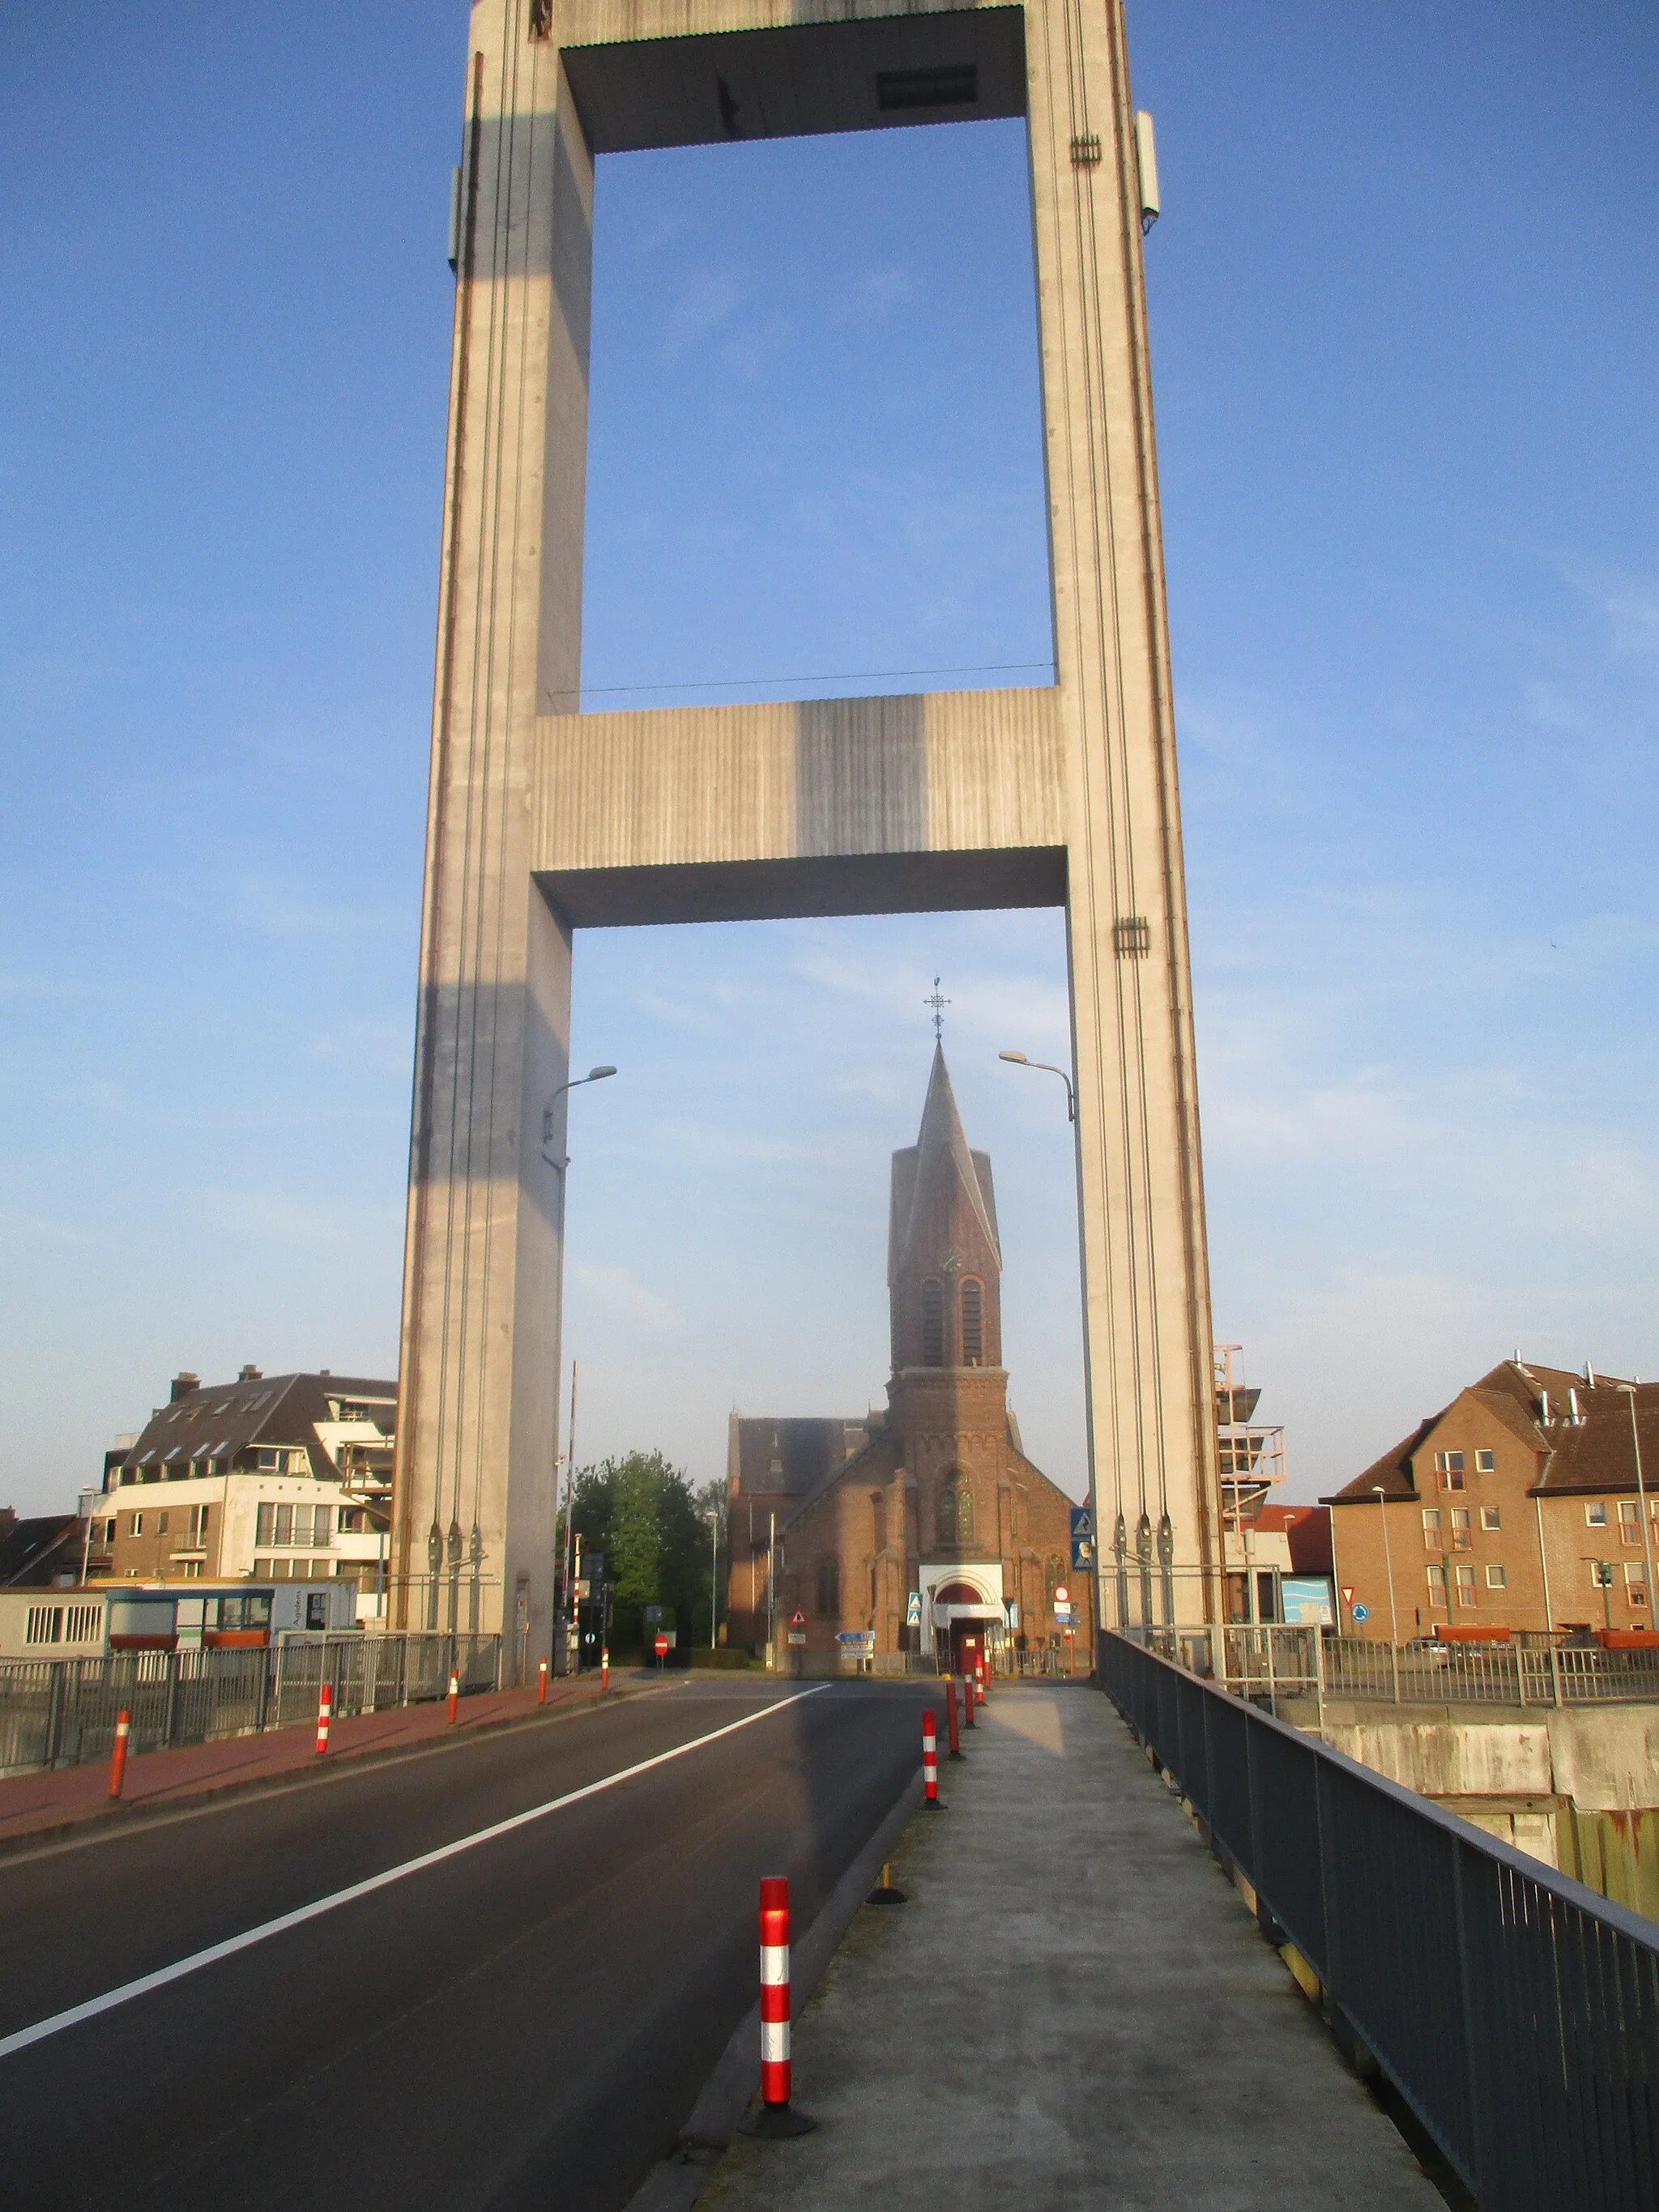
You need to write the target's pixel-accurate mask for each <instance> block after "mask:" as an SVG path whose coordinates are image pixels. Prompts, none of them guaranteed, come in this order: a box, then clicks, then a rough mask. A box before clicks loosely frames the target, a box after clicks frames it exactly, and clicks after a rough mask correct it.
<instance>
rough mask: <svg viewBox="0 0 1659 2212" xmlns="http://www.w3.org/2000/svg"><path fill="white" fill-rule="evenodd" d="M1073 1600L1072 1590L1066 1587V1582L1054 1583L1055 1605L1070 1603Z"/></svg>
mask: <svg viewBox="0 0 1659 2212" xmlns="http://www.w3.org/2000/svg"><path fill="white" fill-rule="evenodd" d="M1071 1602H1072V1593H1071V1592H1070V1590H1068V1589H1066V1585H1065V1583H1055V1584H1054V1603H1055V1605H1056V1606H1061V1605H1070V1603H1071Z"/></svg>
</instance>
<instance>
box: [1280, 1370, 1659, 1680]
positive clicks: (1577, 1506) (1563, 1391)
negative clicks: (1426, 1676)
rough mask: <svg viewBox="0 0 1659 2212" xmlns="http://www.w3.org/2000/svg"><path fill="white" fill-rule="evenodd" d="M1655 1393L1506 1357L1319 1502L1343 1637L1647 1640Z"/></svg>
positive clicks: (1657, 1443) (1657, 1544)
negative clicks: (1327, 1517) (1538, 1635)
mask: <svg viewBox="0 0 1659 2212" xmlns="http://www.w3.org/2000/svg"><path fill="white" fill-rule="evenodd" d="M1655 1477H1659V1383H1638V1382H1635V1381H1629V1382H1626V1381H1625V1380H1623V1379H1621V1378H1620V1377H1618V1376H1607V1375H1601V1374H1599V1373H1598V1372H1597V1371H1596V1370H1595V1369H1594V1368H1593V1367H1591V1366H1589V1365H1588V1364H1587V1365H1586V1366H1585V1368H1584V1369H1583V1372H1582V1373H1579V1374H1574V1373H1572V1372H1571V1371H1569V1370H1566V1369H1563V1368H1558V1367H1546V1366H1542V1365H1541V1364H1538V1363H1536V1362H1527V1361H1523V1360H1522V1358H1521V1357H1520V1354H1519V1353H1518V1352H1517V1353H1516V1357H1515V1358H1513V1359H1510V1360H1505V1361H1504V1363H1503V1364H1502V1365H1500V1366H1498V1367H1494V1368H1493V1369H1492V1371H1491V1372H1490V1373H1489V1374H1486V1375H1484V1376H1481V1377H1480V1380H1479V1381H1478V1382H1476V1383H1470V1384H1469V1385H1468V1388H1467V1389H1463V1390H1461V1391H1459V1393H1458V1395H1456V1397H1455V1398H1454V1399H1453V1400H1452V1401H1451V1402H1450V1404H1449V1405H1448V1406H1445V1407H1443V1408H1442V1409H1441V1411H1440V1412H1439V1413H1433V1414H1430V1415H1429V1416H1428V1417H1427V1418H1426V1419H1424V1420H1422V1421H1420V1422H1419V1424H1418V1425H1417V1427H1416V1428H1415V1429H1414V1430H1413V1431H1412V1433H1411V1435H1410V1436H1408V1437H1404V1438H1402V1439H1401V1442H1400V1443H1397V1444H1395V1445H1394V1446H1393V1447H1392V1448H1391V1449H1389V1450H1388V1451H1386V1452H1384V1453H1383V1455H1382V1457H1381V1458H1380V1459H1377V1460H1375V1461H1373V1462H1372V1463H1371V1465H1370V1467H1368V1468H1365V1469H1364V1472H1363V1473H1361V1474H1357V1475H1356V1476H1355V1477H1354V1478H1353V1480H1352V1482H1348V1483H1346V1484H1345V1485H1344V1486H1343V1487H1342V1488H1341V1489H1340V1490H1339V1491H1337V1492H1335V1493H1334V1495H1333V1496H1331V1497H1329V1498H1326V1499H1325V1500H1324V1503H1325V1504H1328V1506H1329V1507H1330V1508H1331V1529H1332V1547H1333V1552H1334V1577H1335V1581H1336V1584H1337V1592H1338V1597H1339V1601H1340V1623H1341V1626H1343V1628H1344V1629H1345V1630H1352V1632H1355V1633H1358V1634H1361V1635H1364V1636H1368V1637H1383V1638H1386V1637H1387V1636H1388V1635H1389V1632H1390V1627H1391V1626H1393V1627H1394V1628H1395V1629H1396V1630H1397V1631H1398V1634H1399V1636H1400V1638H1401V1640H1403V1639H1405V1638H1408V1637H1411V1636H1418V1635H1427V1634H1432V1633H1436V1632H1440V1631H1443V1630H1449V1631H1455V1630H1458V1629H1462V1630H1464V1631H1466V1632H1486V1631H1491V1630H1496V1629H1544V1628H1553V1629H1554V1630H1556V1631H1558V1632H1573V1633H1579V1634H1586V1635H1588V1634H1590V1633H1595V1632H1600V1633H1601V1635H1602V1636H1604V1637H1606V1636H1607V1635H1609V1634H1612V1635H1615V1636H1618V1637H1620V1638H1628V1637H1631V1636H1632V1635H1635V1634H1637V1633H1639V1632H1647V1631H1650V1630H1651V1626H1652V1613H1653V1599H1652V1571H1653V1564H1654V1560H1655V1558H1656V1556H1659V1498H1656V1496H1655V1492H1654V1490H1653V1488H1652V1487H1650V1482H1651V1480H1652V1479H1653V1478H1655Z"/></svg>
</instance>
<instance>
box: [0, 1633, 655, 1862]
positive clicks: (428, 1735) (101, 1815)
mask: <svg viewBox="0 0 1659 2212" xmlns="http://www.w3.org/2000/svg"><path fill="white" fill-rule="evenodd" d="M655 1679H656V1678H655V1676H654V1674H647V1673H646V1672H645V1671H643V1670H641V1671H640V1672H638V1673H635V1672H634V1671H633V1670H631V1669H630V1670H629V1672H628V1673H627V1674H621V1673H619V1672H618V1671H617V1670H614V1669H613V1671H612V1674H611V1688H610V1691H609V1692H608V1693H607V1694H608V1696H609V1697H610V1698H611V1699H617V1698H622V1697H630V1696H638V1695H639V1693H640V1692H641V1691H642V1690H647V1689H650V1688H652V1687H653V1686H655ZM685 1679H686V1677H684V1676H682V1675H678V1674H671V1675H670V1676H669V1678H668V1680H669V1681H670V1682H674V1681H678V1680H685ZM599 1699H600V1691H599V1676H598V1675H597V1674H582V1675H578V1676H577V1677H576V1678H575V1679H574V1680H559V1681H554V1682H550V1683H549V1685H548V1692H547V1704H546V1705H545V1707H541V1706H538V1704H537V1702H536V1691H535V1689H534V1687H533V1686H532V1687H531V1688H529V1689H523V1690H489V1691H483V1692H479V1693H478V1694H477V1695H476V1696H474V1697H469V1698H463V1699H461V1701H460V1707H459V1714H458V1717H457V1719H456V1722H455V1724H454V1726H453V1728H452V1727H451V1726H450V1724H449V1718H448V1707H447V1701H446V1700H443V1699H439V1700H437V1701H436V1702H433V1703H427V1704H422V1705H393V1706H389V1707H388V1708H387V1709H386V1711H384V1712H379V1713H362V1714H359V1715H358V1716H356V1717H355V1718H353V1719H350V1720H337V1721H336V1722H335V1723H333V1725H332V1727H331V1729H330V1730H329V1747H328V1751H327V1753H326V1754H325V1756H324V1757H323V1758H321V1759H319V1757H318V1756H317V1749H316V1743H317V1725H316V1722H315V1721H314V1720H307V1721H305V1722H302V1723H300V1724H299V1725H297V1726H295V1727H292V1728H282V1729H267V1730H265V1731H264V1733H263V1734H261V1735H235V1736H225V1737H222V1738H221V1739H220V1740H219V1741H216V1742H213V1743H197V1744H187V1745H184V1746H181V1747H180V1748H179V1749H178V1750H176V1751H152V1752H147V1753H143V1754H142V1755H139V1756H135V1757H133V1758H132V1759H129V1761H128V1762H127V1772H126V1786H125V1790H123V1792H122V1795H121V1797H120V1799H119V1801H118V1802H112V1801H111V1798H110V1796H109V1766H108V1764H107V1762H106V1761H104V1760H100V1761H98V1762H97V1763H96V1764H95V1765H88V1766H60V1767H55V1768H52V1769H42V1770H40V1771H37V1772H35V1773H33V1774H13V1775H9V1776H7V1777H6V1778H5V1779H4V1780H3V1781H0V1855H3V1854H5V1853H7V1852H8V1851H9V1850H16V1849H20V1848H23V1847H26V1846H28V1847H32V1846H34V1845H37V1844H45V1843H48V1842H51V1841H52V1840H54V1839H55V1838H58V1837H61V1836H67V1835H70V1834H73V1833H76V1832H88V1833H90V1832H92V1830H93V1829H94V1827H95V1826H100V1825H101V1826H107V1825H110V1824H112V1823H115V1822H119V1821H125V1820H132V1819H133V1818H134V1817H135V1816H138V1817H142V1816H143V1814H147V1813H156V1812H163V1811H172V1810H176V1809H178V1808H180V1807H182V1806H183V1805H185V1804H186V1803H188V1802H191V1801H192V1800H195V1799H203V1798H207V1797H211V1796H220V1795H222V1794H223V1793H224V1792H226V1791H229V1790H248V1789H257V1788H259V1787H261V1786H279V1785H281V1784H284V1783H290V1784H291V1783H295V1782H305V1781H312V1780H314V1779H317V1778H321V1777H322V1776H324V1775H325V1774H327V1773H328V1772H330V1771H334V1770H336V1769H337V1768H338V1767H339V1766H340V1765H342V1764H349V1763H351V1762H353V1761H356V1760H358V1759H364V1758H369V1757H374V1758H380V1759H385V1758H395V1757H397V1756H398V1755H399V1754H400V1753H410V1752H416V1751H421V1750H433V1751H436V1750H439V1749H441V1747H443V1746H444V1745H445V1744H446V1743H454V1742H457V1741H463V1740H465V1738H467V1737H470V1736H476V1735H479V1734H481V1733H483V1732H484V1731H486V1730H489V1729H500V1728H507V1727H513V1726H515V1725H516V1726H520V1727H526V1726H534V1725H535V1724H536V1723H538V1721H548V1720H552V1719H556V1718H557V1717H559V1716H560V1715H561V1714H563V1713H568V1712H571V1711H580V1710H582V1709H584V1708H586V1707H588V1706H591V1705H597V1704H598V1703H599Z"/></svg>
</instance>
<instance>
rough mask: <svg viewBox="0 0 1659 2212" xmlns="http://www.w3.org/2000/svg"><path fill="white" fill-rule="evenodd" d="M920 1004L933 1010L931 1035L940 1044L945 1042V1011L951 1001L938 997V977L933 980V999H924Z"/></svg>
mask: <svg viewBox="0 0 1659 2212" xmlns="http://www.w3.org/2000/svg"><path fill="white" fill-rule="evenodd" d="M921 1003H922V1005H923V1006H931V1007H932V1008H933V1035H934V1036H935V1037H936V1038H938V1040H939V1042H940V1043H941V1044H942V1043H943V1042H945V1008H946V1007H947V1006H949V1005H950V1003H951V1001H950V1000H948V999H945V998H942V997H941V996H940V995H939V977H938V976H937V975H935V976H934V978H933V997H932V998H931V999H924V1000H922V1002H921Z"/></svg>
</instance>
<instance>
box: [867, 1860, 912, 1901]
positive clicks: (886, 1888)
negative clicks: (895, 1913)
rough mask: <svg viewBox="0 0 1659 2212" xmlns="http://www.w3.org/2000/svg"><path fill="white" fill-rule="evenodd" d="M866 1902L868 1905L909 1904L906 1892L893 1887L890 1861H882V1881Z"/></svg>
mask: <svg viewBox="0 0 1659 2212" xmlns="http://www.w3.org/2000/svg"><path fill="white" fill-rule="evenodd" d="M864 1901H865V1903H866V1905H907V1904H908V1902H909V1899H908V1897H907V1896H906V1894H905V1893H904V1891H903V1890H902V1889H895V1888H894V1887H893V1869H892V1866H891V1864H890V1862H889V1861H888V1860H886V1859H884V1860H883V1861H882V1863H881V1880H880V1881H878V1883H877V1884H876V1886H875V1887H874V1888H873V1889H872V1891H871V1893H870V1894H869V1896H868V1897H866V1899H865V1900H864Z"/></svg>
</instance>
